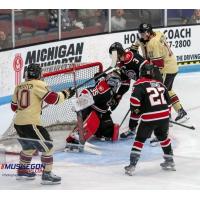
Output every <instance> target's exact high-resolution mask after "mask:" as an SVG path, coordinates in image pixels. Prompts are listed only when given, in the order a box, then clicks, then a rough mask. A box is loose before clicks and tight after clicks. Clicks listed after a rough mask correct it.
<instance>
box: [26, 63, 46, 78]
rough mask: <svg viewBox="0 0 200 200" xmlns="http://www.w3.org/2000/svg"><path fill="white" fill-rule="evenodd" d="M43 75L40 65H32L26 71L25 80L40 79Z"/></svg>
mask: <svg viewBox="0 0 200 200" xmlns="http://www.w3.org/2000/svg"><path fill="white" fill-rule="evenodd" d="M41 73H42V68H41V67H40V65H39V64H36V63H31V64H30V65H29V66H28V67H27V68H26V69H25V77H24V78H25V79H40V77H41Z"/></svg>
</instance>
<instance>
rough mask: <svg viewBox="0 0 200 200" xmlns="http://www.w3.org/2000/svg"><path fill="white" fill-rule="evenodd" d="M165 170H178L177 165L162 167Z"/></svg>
mask: <svg viewBox="0 0 200 200" xmlns="http://www.w3.org/2000/svg"><path fill="white" fill-rule="evenodd" d="M161 168H162V169H163V170H164V171H176V169H175V167H161Z"/></svg>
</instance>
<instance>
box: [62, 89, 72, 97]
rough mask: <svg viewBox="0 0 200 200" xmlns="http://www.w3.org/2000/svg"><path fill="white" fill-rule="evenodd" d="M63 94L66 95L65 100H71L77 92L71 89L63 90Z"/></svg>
mask: <svg viewBox="0 0 200 200" xmlns="http://www.w3.org/2000/svg"><path fill="white" fill-rule="evenodd" d="M62 93H63V94H64V96H65V99H69V98H71V97H72V96H74V94H75V90H73V89H71V88H69V89H66V90H63V91H62Z"/></svg>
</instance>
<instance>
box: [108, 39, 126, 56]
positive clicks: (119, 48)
mask: <svg viewBox="0 0 200 200" xmlns="http://www.w3.org/2000/svg"><path fill="white" fill-rule="evenodd" d="M112 51H117V55H118V56H122V55H123V54H124V52H125V50H124V48H123V46H122V44H121V43H119V42H115V43H113V44H112V45H111V46H110V48H109V54H112Z"/></svg>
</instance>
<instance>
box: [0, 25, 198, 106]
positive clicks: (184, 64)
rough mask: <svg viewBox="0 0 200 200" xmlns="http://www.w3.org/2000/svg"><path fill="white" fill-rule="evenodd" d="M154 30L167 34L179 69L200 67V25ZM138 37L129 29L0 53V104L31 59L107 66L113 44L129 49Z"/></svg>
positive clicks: (10, 92)
mask: <svg viewBox="0 0 200 200" xmlns="http://www.w3.org/2000/svg"><path fill="white" fill-rule="evenodd" d="M155 30H160V31H162V32H164V33H165V36H166V37H167V41H168V43H169V45H170V46H171V49H172V51H173V52H174V54H175V55H176V57H177V62H178V64H179V66H180V69H184V68H185V69H187V70H188V71H198V70H200V66H199V61H200V50H199V42H198V41H199V34H198V33H199V32H200V26H198V25H197V26H184V27H169V28H162V29H155ZM136 39H137V31H126V32H120V33H111V34H103V35H97V36H90V37H81V38H76V39H69V40H63V41H59V42H51V43H46V44H41V45H35V46H29V47H23V48H18V49H14V50H10V51H5V52H0V56H1V59H0V105H1V103H2V101H3V102H4V101H10V95H11V94H12V93H13V90H14V87H15V85H17V84H19V83H20V82H21V81H22V79H23V71H24V67H25V66H27V65H29V64H30V63H32V62H36V63H39V64H40V65H41V66H42V67H46V66H49V65H57V64H64V63H77V62H78V63H79V62H81V63H88V62H96V61H99V62H101V63H102V64H103V66H104V68H105V69H106V68H108V67H109V65H110V63H111V59H110V56H109V52H108V50H109V47H110V45H111V44H112V43H114V42H116V41H117V42H120V43H122V44H123V46H124V47H125V48H128V47H130V46H131V44H132V43H134V42H135V41H136ZM183 72H184V70H183Z"/></svg>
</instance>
